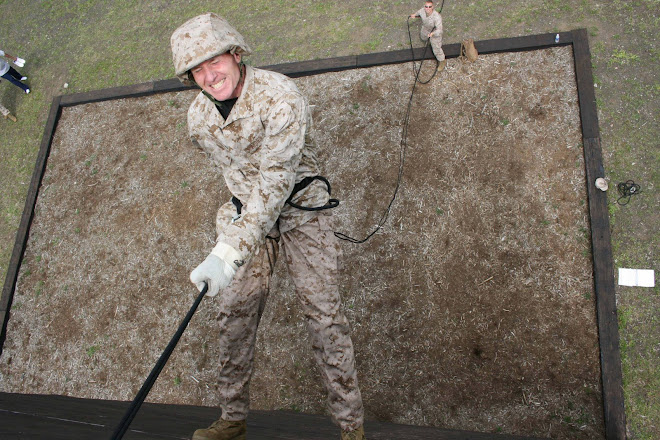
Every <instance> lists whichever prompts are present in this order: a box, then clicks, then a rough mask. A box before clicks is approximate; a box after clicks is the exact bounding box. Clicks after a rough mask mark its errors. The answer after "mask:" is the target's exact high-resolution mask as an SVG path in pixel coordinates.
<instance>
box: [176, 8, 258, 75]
mask: <svg viewBox="0 0 660 440" xmlns="http://www.w3.org/2000/svg"><path fill="white" fill-rule="evenodd" d="M170 43H171V46H172V59H173V61H174V73H175V74H176V76H178V77H179V79H180V80H181V82H182V83H184V84H186V85H193V84H194V82H193V81H192V80H191V78H190V76H189V75H188V72H189V71H190V69H192V68H193V67H195V66H198V65H199V64H201V63H203V62H204V61H206V60H208V59H211V58H213V57H214V56H217V55H221V54H223V53H226V52H231V53H238V54H240V55H242V56H247V55H250V53H252V50H251V49H250V46H248V45H247V43H246V42H245V40H244V39H243V36H242V35H241V34H239V33H238V31H236V29H234V28H233V27H232V26H231V25H230V24H229V22H228V21H227V20H225V19H224V18H222V17H220V16H219V15H217V14H214V13H207V14H203V15H198V16H197V17H194V18H191V19H190V20H188V21H186V22H185V23H184V24H182V25H181V26H179V28H178V29H177V30H175V31H174V33H173V34H172V37H171V38H170Z"/></svg>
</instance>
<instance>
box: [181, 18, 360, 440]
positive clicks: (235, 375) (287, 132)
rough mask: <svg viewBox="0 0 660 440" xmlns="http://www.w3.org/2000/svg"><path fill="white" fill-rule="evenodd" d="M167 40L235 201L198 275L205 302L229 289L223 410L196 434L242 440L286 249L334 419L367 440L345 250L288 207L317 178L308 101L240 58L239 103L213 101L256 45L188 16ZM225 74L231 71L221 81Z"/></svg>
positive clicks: (224, 305) (319, 192)
mask: <svg viewBox="0 0 660 440" xmlns="http://www.w3.org/2000/svg"><path fill="white" fill-rule="evenodd" d="M171 43H172V53H173V59H174V65H175V70H176V73H177V75H178V76H179V78H180V79H181V80H182V81H183V82H184V83H187V84H190V83H191V81H193V80H194V81H196V82H197V83H198V85H200V87H202V90H203V91H202V92H201V93H200V94H199V95H198V96H197V97H196V99H195V100H194V101H193V103H192V104H191V106H190V109H189V111H188V127H189V131H190V137H191V139H192V140H193V143H195V144H197V145H198V146H199V147H200V148H202V149H203V150H204V151H205V152H206V153H208V155H209V156H210V158H211V159H212V161H213V162H214V163H215V164H216V165H217V166H218V168H219V169H220V170H221V171H222V175H223V177H224V180H225V182H226V184H227V187H228V188H229V190H230V192H231V193H232V195H233V196H234V199H233V201H228V202H227V203H225V204H224V205H222V206H221V207H220V208H219V210H218V213H217V216H216V231H217V236H218V237H217V244H216V246H215V247H214V249H213V250H212V252H211V254H210V255H209V257H207V259H206V260H205V261H204V262H203V263H202V264H201V265H200V266H198V268H196V269H195V270H194V271H193V272H192V273H191V280H192V281H193V282H194V283H195V284H196V285H197V286H198V287H199V288H201V287H202V286H203V285H204V283H207V284H208V285H209V295H212V296H214V295H215V294H216V293H217V292H218V290H219V289H220V288H222V289H223V291H222V294H221V295H220V297H219V298H220V301H219V308H220V313H219V318H220V332H219V345H220V353H221V354H220V359H219V365H220V374H219V388H218V389H219V394H220V396H219V397H220V407H221V409H222V415H221V419H220V420H218V421H216V422H215V423H214V424H213V425H212V426H211V427H209V428H208V429H203V430H197V431H196V432H195V435H194V436H193V439H242V438H245V422H244V421H245V419H246V418H247V415H248V408H249V381H250V377H251V375H252V370H253V367H252V365H253V357H254V345H255V340H256V334H257V327H258V325H259V321H260V319H261V315H262V313H263V310H264V307H265V303H266V299H267V297H268V293H269V283H270V278H271V275H272V271H273V267H274V264H275V261H276V260H277V258H278V254H279V253H280V251H281V252H282V253H283V254H284V258H285V261H286V265H287V268H288V272H289V274H290V276H291V277H292V279H293V282H294V285H295V287H296V293H297V296H298V299H299V301H300V303H301V305H302V311H303V313H304V316H305V318H306V320H307V328H308V331H309V334H310V337H311V341H312V348H313V351H314V355H315V358H316V361H317V363H318V366H319V367H320V369H321V373H322V377H323V381H324V384H325V386H326V389H327V391H328V404H329V407H330V411H331V414H332V417H333V419H334V420H335V422H336V423H338V424H339V426H340V427H341V429H342V438H345V439H349V438H350V439H363V438H364V431H363V428H362V424H363V407H362V399H361V396H360V390H359V388H358V383H357V374H356V370H355V364H354V356H353V345H352V342H351V338H350V327H349V324H348V321H347V319H346V317H345V316H344V314H343V312H342V309H341V299H340V295H339V287H338V276H339V271H338V264H339V260H340V258H341V248H340V246H339V243H338V240H337V238H336V237H335V236H334V233H333V223H332V215H331V213H330V211H305V210H300V209H297V208H294V207H292V206H290V205H289V204H287V203H286V201H287V199H288V198H289V196H290V195H291V193H292V191H293V188H294V185H295V184H296V183H299V182H301V181H302V180H303V179H304V178H306V177H313V176H317V175H318V174H319V172H320V170H319V166H318V160H317V156H316V153H315V146H314V144H313V142H312V140H311V138H310V136H309V131H310V129H311V115H310V110H309V106H308V103H307V102H306V99H305V97H304V96H303V95H302V94H301V93H300V91H299V90H298V88H297V87H296V85H295V84H294V83H293V81H291V80H290V79H289V78H287V77H285V76H284V75H281V74H278V73H275V72H269V71H265V70H261V69H257V68H252V67H250V66H245V65H243V64H242V63H240V64H238V68H239V72H240V78H239V79H238V85H237V88H236V89H233V90H234V91H235V93H234V94H237V93H238V92H236V91H237V90H239V89H240V94H238V96H236V98H237V99H236V101H235V103H233V107H232V106H231V104H229V108H225V107H223V106H224V105H226V104H227V103H229V102H231V101H230V100H224V101H223V100H219V99H218V97H219V96H221V97H222V99H224V98H225V96H228V94H227V93H225V92H221V91H222V90H223V88H224V87H225V85H226V83H227V82H229V84H230V86H229V87H233V85H232V83H231V81H233V80H234V79H233V77H232V74H231V71H230V70H229V69H227V70H223V69H224V67H222V66H221V65H220V64H221V63H223V62H225V60H229V61H228V62H229V63H230V64H231V60H232V59H233V60H236V61H239V60H241V57H242V56H246V55H249V53H250V49H249V47H248V45H247V44H246V43H245V41H244V40H243V38H242V36H241V35H240V34H239V33H238V32H236V31H235V30H234V29H233V28H232V27H231V25H229V23H227V22H226V21H225V20H224V19H222V18H221V17H219V16H217V15H215V14H205V15H201V16H198V17H195V18H193V19H191V20H189V21H188V22H186V23H185V24H183V25H182V26H181V27H180V28H178V29H177V30H176V31H175V32H174V34H173V35H172V38H171ZM227 53H229V54H230V55H231V57H233V58H227V56H226V54H227ZM220 71H226V72H230V73H228V74H227V76H226V78H225V77H224V76H222V75H220V74H218V73H217V72H220ZM234 72H235V71H234ZM204 75H208V76H206V77H204ZM234 76H235V75H234ZM207 80H208V81H207ZM328 200H329V194H328V190H327V188H326V186H325V185H324V184H323V183H322V182H321V181H319V180H314V181H313V182H312V183H311V184H309V185H308V186H306V187H305V188H303V189H301V190H300V191H298V192H296V193H295V194H294V195H293V197H292V200H291V201H292V202H294V203H295V204H298V205H302V206H308V207H319V206H324V205H325V204H326V203H327V202H328ZM239 207H240V209H238V208H239Z"/></svg>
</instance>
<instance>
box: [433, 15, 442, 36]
mask: <svg viewBox="0 0 660 440" xmlns="http://www.w3.org/2000/svg"><path fill="white" fill-rule="evenodd" d="M433 15H434V20H433V21H434V25H435V30H434V32H438V33H439V34H440V35H442V16H441V15H440V14H439V13H436V14H433Z"/></svg>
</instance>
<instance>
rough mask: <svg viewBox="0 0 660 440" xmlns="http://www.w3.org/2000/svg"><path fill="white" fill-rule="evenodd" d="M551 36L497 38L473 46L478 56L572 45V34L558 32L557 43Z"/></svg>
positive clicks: (475, 43) (552, 35)
mask: <svg viewBox="0 0 660 440" xmlns="http://www.w3.org/2000/svg"><path fill="white" fill-rule="evenodd" d="M556 35H557V33H552V34H537V35H526V36H522V37H511V38H497V39H493V40H480V41H475V42H474V46H475V47H476V48H477V51H478V52H479V53H480V54H488V53H499V52H518V51H527V50H539V49H546V48H548V47H554V46H566V45H569V44H572V43H573V33H572V32H559V42H558V43H555V36H556Z"/></svg>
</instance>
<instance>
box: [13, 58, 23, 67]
mask: <svg viewBox="0 0 660 440" xmlns="http://www.w3.org/2000/svg"><path fill="white" fill-rule="evenodd" d="M14 64H16V65H17V66H18V67H24V66H25V60H24V59H23V58H18V57H16V61H14Z"/></svg>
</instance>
